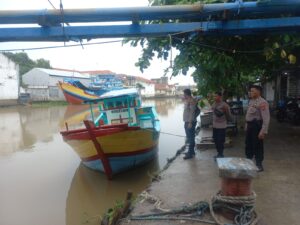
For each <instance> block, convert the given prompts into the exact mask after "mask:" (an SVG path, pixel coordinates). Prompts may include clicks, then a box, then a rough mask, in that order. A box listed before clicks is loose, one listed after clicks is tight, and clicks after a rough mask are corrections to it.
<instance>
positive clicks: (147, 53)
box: [125, 0, 300, 96]
mask: <svg viewBox="0 0 300 225" xmlns="http://www.w3.org/2000/svg"><path fill="white" fill-rule="evenodd" d="M195 2H198V1H195V0H190V1H189V0H163V1H160V0H154V1H151V5H172V4H192V3H195ZM200 2H202V3H213V2H214V3H216V2H224V1H213V0H202V1H200ZM220 17H221V16H220ZM220 17H219V18H213V19H218V20H219V19H221V18H220ZM160 22H164V21H150V22H149V23H160ZM173 22H177V21H173ZM129 41H130V40H126V41H125V42H129ZM130 43H131V46H133V47H135V46H137V45H140V46H142V48H143V51H142V55H141V56H140V58H139V59H138V62H137V63H136V66H138V67H139V68H140V70H141V71H142V72H143V70H144V69H146V68H147V67H149V66H150V63H151V60H152V59H153V58H154V57H157V58H161V59H164V60H169V56H170V54H169V53H170V51H171V48H175V49H177V50H179V54H178V55H176V57H175V58H174V59H173V62H172V68H167V69H166V72H171V75H172V76H177V75H179V74H184V75H186V74H187V73H188V71H189V70H190V69H191V68H192V69H194V72H193V73H192V76H193V77H194V80H195V81H196V82H197V85H198V89H199V94H202V95H206V94H207V93H208V92H210V91H216V90H223V91H225V92H226V93H227V95H230V96H233V95H237V96H240V95H244V94H245V93H246V91H247V89H246V88H247V86H248V85H249V83H254V82H262V81H266V80H270V79H272V78H273V75H274V71H276V70H278V69H280V68H282V67H289V66H294V65H295V64H297V56H298V55H297V52H299V51H297V48H298V46H299V43H300V41H299V38H298V36H297V35H286V34H284V35H272V36H271V35H260V36H224V37H220V36H219V37H216V36H214V37H212V36H203V35H202V34H201V32H196V31H195V32H189V33H185V34H178V35H173V36H172V38H170V37H159V38H140V39H135V40H131V41H130Z"/></svg>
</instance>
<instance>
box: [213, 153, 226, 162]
mask: <svg viewBox="0 0 300 225" xmlns="http://www.w3.org/2000/svg"><path fill="white" fill-rule="evenodd" d="M218 158H224V155H220V154H218V155H215V156H214V160H215V161H217V159H218Z"/></svg>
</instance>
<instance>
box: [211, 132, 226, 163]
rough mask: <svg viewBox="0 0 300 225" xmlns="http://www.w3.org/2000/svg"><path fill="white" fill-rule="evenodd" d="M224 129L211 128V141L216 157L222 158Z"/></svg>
mask: <svg viewBox="0 0 300 225" xmlns="http://www.w3.org/2000/svg"><path fill="white" fill-rule="evenodd" d="M225 135H226V128H213V140H214V142H215V145H216V149H217V152H218V156H222V157H223V156H224V143H225Z"/></svg>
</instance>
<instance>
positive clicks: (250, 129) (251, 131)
mask: <svg viewBox="0 0 300 225" xmlns="http://www.w3.org/2000/svg"><path fill="white" fill-rule="evenodd" d="M261 92H262V88H261V87H260V86H258V85H252V86H251V88H250V98H251V99H250V101H249V105H248V109H247V113H246V127H245V128H246V152H245V153H246V157H247V158H248V159H251V160H252V159H253V158H255V161H256V166H257V168H258V172H262V171H263V170H264V168H263V165H262V162H263V160H264V143H263V140H264V139H265V136H266V134H267V133H268V127H269V123H270V111H269V104H268V102H267V101H266V100H265V99H263V98H262V97H261Z"/></svg>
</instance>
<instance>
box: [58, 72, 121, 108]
mask: <svg viewBox="0 0 300 225" xmlns="http://www.w3.org/2000/svg"><path fill="white" fill-rule="evenodd" d="M58 85H59V87H60V89H61V90H62V92H63V94H64V96H65V99H66V101H67V102H68V103H70V104H82V103H84V102H86V101H90V100H95V99H97V98H99V96H101V95H102V94H104V93H106V92H108V91H110V90H119V89H123V83H122V81H121V80H120V79H119V78H117V77H116V76H114V75H97V76H94V77H93V78H92V79H91V83H90V84H89V87H87V86H85V85H83V84H82V83H81V82H80V81H79V80H74V79H67V80H65V81H64V82H59V83H58Z"/></svg>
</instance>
